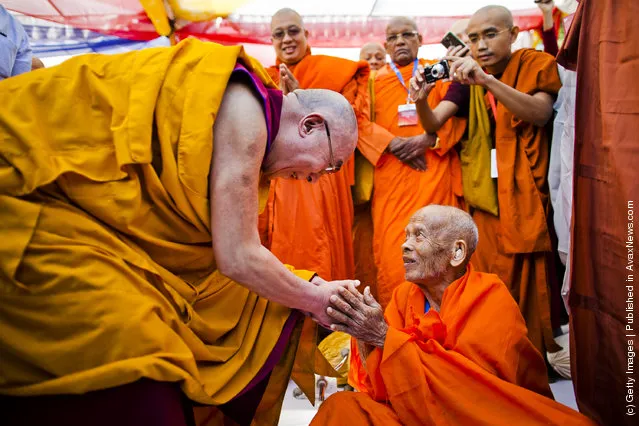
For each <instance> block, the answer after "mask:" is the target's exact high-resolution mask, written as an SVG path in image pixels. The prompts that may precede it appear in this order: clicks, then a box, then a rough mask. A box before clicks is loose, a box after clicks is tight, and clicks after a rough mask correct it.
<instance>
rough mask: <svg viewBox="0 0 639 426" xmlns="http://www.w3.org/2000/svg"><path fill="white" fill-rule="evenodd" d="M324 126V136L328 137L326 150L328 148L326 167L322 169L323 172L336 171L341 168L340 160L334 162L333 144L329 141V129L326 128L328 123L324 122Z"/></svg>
mask: <svg viewBox="0 0 639 426" xmlns="http://www.w3.org/2000/svg"><path fill="white" fill-rule="evenodd" d="M324 127H325V128H326V136H327V137H328V150H329V163H328V167H327V168H325V169H324V173H337V172H339V170H340V169H341V168H342V162H341V161H340V162H338V163H337V164H335V158H334V157H333V144H332V143H331V131H330V130H328V123H327V122H326V121H325V122H324Z"/></svg>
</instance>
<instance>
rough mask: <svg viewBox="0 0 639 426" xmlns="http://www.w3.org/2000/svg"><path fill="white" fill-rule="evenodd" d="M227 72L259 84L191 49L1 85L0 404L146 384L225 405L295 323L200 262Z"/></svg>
mask: <svg viewBox="0 0 639 426" xmlns="http://www.w3.org/2000/svg"><path fill="white" fill-rule="evenodd" d="M238 60H239V61H241V62H242V63H243V64H244V65H245V66H246V67H247V68H249V69H250V70H251V71H253V72H254V73H256V74H257V75H258V76H260V78H261V79H262V80H263V81H264V82H270V78H269V77H268V76H267V74H266V73H265V71H264V70H263V69H262V68H261V66H260V65H259V64H257V63H256V62H254V61H253V60H252V59H251V58H249V57H248V56H246V55H245V54H244V52H243V49H242V47H241V46H230V47H223V46H219V45H216V44H212V43H202V42H199V41H196V40H192V39H189V40H185V41H184V42H182V43H180V44H179V45H177V46H175V47H173V48H158V49H148V50H144V51H139V52H132V53H126V54H123V55H117V56H102V55H87V56H81V57H77V58H73V59H71V60H69V61H67V62H65V63H64V64H62V65H60V66H58V67H54V68H51V69H47V70H43V71H40V72H38V73H28V74H25V75H23V76H20V77H15V78H12V79H8V80H5V81H3V82H1V83H0V96H1V97H2V99H3V106H2V108H0V234H2V236H3V243H2V244H0V300H2V303H0V330H2V333H0V359H1V360H2V361H1V362H0V394H6V395H17V396H21V395H24V396H29V395H46V394H61V393H84V392H88V391H93V390H97V389H103V388H109V387H114V386H119V385H123V384H126V383H130V382H134V381H136V380H138V379H139V378H141V377H146V378H150V379H153V380H158V381H170V382H180V383H181V386H182V389H183V391H184V393H185V394H186V395H187V396H188V397H189V398H190V399H191V400H194V401H196V402H199V403H203V404H222V403H225V402H227V401H229V400H230V399H232V398H233V397H234V396H236V395H237V394H238V393H239V392H240V391H241V390H242V389H243V388H245V387H246V385H247V384H248V383H249V382H250V381H251V379H253V378H254V377H255V375H256V373H257V372H258V370H259V369H260V368H261V367H262V366H263V365H264V363H265V361H266V359H267V357H268V355H269V353H270V352H271V350H272V349H273V347H274V345H275V343H276V341H277V339H278V337H279V335H280V332H281V330H282V327H283V325H284V323H285V321H286V320H287V318H288V317H289V314H290V312H291V311H290V309H289V308H286V307H284V306H281V305H278V304H276V303H273V302H269V301H268V300H266V299H264V298H261V297H259V296H257V295H256V294H254V293H252V292H250V291H249V290H247V289H246V288H245V287H243V286H241V285H239V284H238V283H235V282H233V281H231V280H230V279H228V278H227V277H225V276H223V275H221V274H220V273H219V272H218V271H217V270H216V263H215V259H214V257H213V250H212V249H211V229H210V205H209V194H208V188H209V183H208V176H209V169H210V164H211V158H212V153H213V143H212V141H213V125H214V123H215V117H216V114H217V111H218V109H219V107H220V103H221V101H222V97H223V94H224V91H225V88H226V85H227V82H228V80H229V77H230V75H231V72H232V70H233V68H234V66H235V64H236V61H238ZM267 84H271V85H272V83H267ZM254 119H262V120H263V119H264V118H263V117H255V118H254ZM260 193H261V195H262V198H264V197H263V195H264V192H263V191H261V192H260ZM264 202H265V199H263V200H262V203H261V206H262V207H263V206H264ZM290 269H292V268H290ZM296 273H297V275H298V276H300V277H303V278H304V279H310V278H311V276H312V275H313V274H312V273H311V272H308V271H296ZM298 328H299V327H298Z"/></svg>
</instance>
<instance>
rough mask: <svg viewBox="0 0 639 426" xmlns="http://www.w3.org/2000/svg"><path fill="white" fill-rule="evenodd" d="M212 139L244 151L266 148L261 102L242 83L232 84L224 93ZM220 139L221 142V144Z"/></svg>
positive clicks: (250, 89) (264, 120) (265, 129)
mask: <svg viewBox="0 0 639 426" xmlns="http://www.w3.org/2000/svg"><path fill="white" fill-rule="evenodd" d="M214 136H215V139H216V143H215V145H216V147H219V143H220V142H221V143H222V144H224V145H226V143H225V142H231V145H234V146H235V147H236V148H238V147H246V148H249V149H251V150H256V149H259V148H260V146H263V147H266V138H267V127H266V119H265V115H264V109H263V106H262V101H261V100H260V99H259V98H258V96H257V94H256V93H255V92H254V91H253V89H252V88H251V87H249V86H248V85H247V84H245V83H241V82H231V83H229V85H228V86H227V88H226V91H225V92H224V98H223V99H222V104H221V106H220V110H219V112H218V115H217V117H216V119H215V125H214ZM220 139H222V140H220Z"/></svg>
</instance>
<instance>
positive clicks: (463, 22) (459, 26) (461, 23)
mask: <svg viewBox="0 0 639 426" xmlns="http://www.w3.org/2000/svg"><path fill="white" fill-rule="evenodd" d="M468 22H470V19H469V18H465V19H460V20H458V21H455V22H454V23H453V25H451V26H450V30H449V31H450V32H451V33H453V34H455V35H456V36H457V37H459V38H462V36H463V35H464V34H466V28H468Z"/></svg>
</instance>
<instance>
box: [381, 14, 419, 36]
mask: <svg viewBox="0 0 639 426" xmlns="http://www.w3.org/2000/svg"><path fill="white" fill-rule="evenodd" d="M404 31H417V24H416V23H415V21H414V20H412V19H410V18H407V17H405V16H398V17H396V18H393V19H391V20H390V22H389V23H388V25H386V34H397V33H401V32H404Z"/></svg>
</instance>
